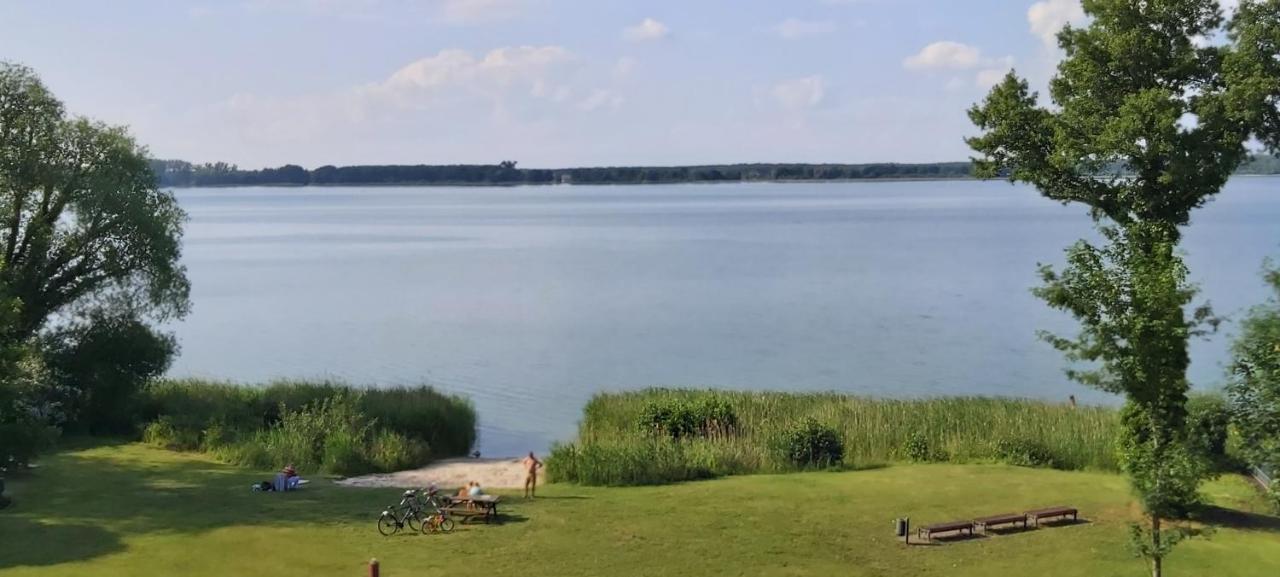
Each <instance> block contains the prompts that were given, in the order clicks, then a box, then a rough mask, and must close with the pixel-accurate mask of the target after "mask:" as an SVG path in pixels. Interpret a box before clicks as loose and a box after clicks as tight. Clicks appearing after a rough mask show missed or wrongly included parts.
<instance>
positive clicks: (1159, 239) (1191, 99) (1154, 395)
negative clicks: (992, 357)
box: [967, 0, 1280, 577]
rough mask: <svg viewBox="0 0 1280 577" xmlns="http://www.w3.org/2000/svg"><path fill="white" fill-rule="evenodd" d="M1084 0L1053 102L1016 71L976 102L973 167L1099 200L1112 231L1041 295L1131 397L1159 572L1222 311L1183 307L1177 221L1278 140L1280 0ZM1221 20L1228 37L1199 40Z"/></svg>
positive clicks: (1077, 250)
mask: <svg viewBox="0 0 1280 577" xmlns="http://www.w3.org/2000/svg"><path fill="white" fill-rule="evenodd" d="M1082 6H1083V8H1084V11H1085V13H1086V14H1087V15H1088V16H1089V17H1090V21H1089V24H1088V25H1087V26H1085V27H1082V28H1072V27H1070V26H1068V27H1067V28H1065V29H1064V30H1062V31H1061V32H1060V33H1059V34H1058V44H1059V46H1060V47H1061V48H1062V50H1063V51H1064V52H1065V55H1066V57H1065V58H1064V59H1063V60H1062V62H1061V63H1060V64H1059V65H1058V71H1057V75H1055V76H1054V78H1053V79H1052V80H1051V81H1050V92H1051V96H1052V100H1053V104H1054V106H1053V107H1044V106H1041V105H1040V103H1039V96H1038V95H1037V94H1035V93H1032V92H1031V91H1030V89H1029V85H1028V84H1027V82H1026V81H1025V80H1022V79H1020V78H1018V76H1017V75H1016V74H1014V73H1010V74H1009V75H1008V76H1007V77H1006V78H1005V80H1004V82H1002V83H1001V84H999V85H998V86H996V87H995V88H994V89H993V90H992V91H991V93H990V95H989V96H987V98H986V100H985V101H984V102H982V103H981V104H979V105H977V106H974V107H973V108H972V109H971V110H970V111H969V116H970V118H971V119H972V120H973V122H974V124H976V125H977V126H978V128H979V129H980V130H981V131H982V134H981V135H979V136H977V137H973V138H970V139H968V140H967V142H968V144H969V145H970V146H971V147H972V148H973V149H974V150H975V151H977V152H978V154H979V158H978V159H976V160H975V169H974V171H975V174H977V175H978V176H980V177H996V176H1001V177H1006V178H1009V179H1011V180H1014V181H1022V182H1027V183H1030V184H1032V185H1034V186H1035V187H1036V188H1037V189H1039V190H1040V192H1041V194H1043V195H1044V196H1045V197H1047V198H1050V199H1053V200H1056V201H1059V202H1063V203H1070V202H1078V203H1081V204H1084V205H1086V206H1088V207H1089V208H1090V210H1091V212H1092V214H1093V217H1094V219H1095V220H1096V221H1098V223H1099V227H1100V229H1101V230H1102V235H1103V237H1104V238H1105V240H1106V241H1107V243H1108V244H1107V246H1105V247H1102V248H1096V247H1094V246H1092V245H1090V244H1089V243H1087V242H1084V241H1081V242H1080V243H1078V244H1077V245H1076V246H1075V247H1073V248H1072V249H1071V250H1069V251H1068V253H1067V260H1068V264H1067V267H1066V269H1065V270H1064V271H1063V272H1062V273H1061V274H1059V273H1056V272H1054V271H1053V270H1052V269H1050V268H1048V267H1045V268H1042V269H1041V275H1042V277H1043V279H1044V282H1045V285H1044V287H1043V288H1041V289H1039V290H1038V291H1037V295H1038V296H1040V297H1041V298H1043V299H1044V300H1045V301H1046V302H1048V303H1049V304H1050V306H1052V307H1054V308H1058V309H1061V310H1064V311H1067V312H1069V313H1071V314H1072V315H1073V316H1075V317H1076V319H1077V320H1079V321H1080V324H1081V327H1082V330H1081V333H1080V334H1079V336H1077V337H1076V338H1073V339H1067V338H1061V337H1055V336H1049V337H1048V339H1049V340H1050V342H1052V343H1053V344H1054V346H1055V347H1057V348H1058V349H1060V350H1062V351H1063V352H1064V353H1065V354H1066V356H1067V358H1068V360H1070V361H1073V362H1076V361H1083V362H1087V363H1090V364H1091V368H1090V369H1087V370H1074V371H1073V372H1072V373H1071V376H1072V377H1073V378H1075V379H1077V380H1079V381H1080V382H1082V383H1084V384H1086V385H1090V386H1094V387H1097V388H1100V389H1102V390H1105V391H1110V392H1113V393H1118V394H1123V395H1125V397H1126V398H1127V400H1128V403H1129V405H1128V408H1127V409H1126V415H1125V419H1124V421H1125V425H1126V430H1125V435H1124V438H1123V441H1122V445H1123V447H1124V451H1123V455H1124V464H1125V470H1126V471H1127V472H1128V473H1129V474H1130V476H1131V478H1132V480H1133V484H1134V487H1135V489H1137V490H1138V492H1139V494H1140V498H1141V500H1142V501H1143V503H1144V505H1145V506H1147V512H1148V514H1149V515H1151V516H1152V520H1153V523H1152V531H1153V536H1152V538H1153V540H1154V541H1153V542H1154V543H1156V546H1153V547H1152V548H1150V549H1149V550H1147V553H1148V554H1149V556H1151V557H1152V561H1153V566H1154V574H1155V577H1159V575H1160V559H1161V558H1162V557H1163V556H1164V554H1165V553H1166V552H1167V551H1166V549H1165V548H1164V547H1163V546H1161V545H1160V543H1161V537H1160V529H1159V528H1160V524H1159V517H1160V516H1161V515H1164V514H1166V512H1167V511H1176V510H1177V509H1179V508H1180V506H1181V505H1182V504H1184V502H1185V501H1187V500H1188V499H1190V498H1191V495H1192V494H1194V492H1195V490H1194V487H1195V484H1196V482H1197V481H1198V480H1197V479H1195V478H1194V475H1195V474H1196V473H1197V472H1199V470H1200V467H1199V466H1198V465H1197V464H1195V463H1193V461H1195V460H1196V458H1195V456H1194V455H1191V454H1189V451H1188V450H1187V447H1186V446H1185V445H1186V442H1185V439H1184V438H1183V437H1184V436H1185V426H1186V408H1185V405H1186V391H1187V389H1188V383H1187V378H1186V370H1187V366H1188V364H1189V360H1188V356H1187V341H1188V339H1189V338H1190V337H1191V336H1194V335H1195V334H1197V332H1198V331H1200V330H1202V329H1203V327H1205V326H1213V325H1214V323H1213V322H1212V315H1211V314H1210V313H1209V311H1208V309H1207V308H1201V309H1198V310H1197V311H1196V312H1195V313H1194V314H1193V315H1192V318H1190V319H1188V318H1186V316H1187V315H1186V313H1185V312H1184V311H1185V308H1186V306H1187V304H1188V303H1189V302H1190V301H1191V299H1192V297H1193V296H1194V294H1195V290H1194V287H1191V286H1190V285H1188V283H1187V281H1186V277H1187V271H1186V267H1185V266H1184V265H1183V263H1182V260H1181V258H1179V257H1178V255H1177V252H1176V248H1177V243H1178V240H1179V238H1180V235H1181V231H1180V230H1179V227H1180V226H1185V225H1187V224H1188V223H1189V222H1190V220H1191V212H1192V211H1193V210H1195V209H1196V208H1199V207H1200V206H1203V205H1204V203H1205V202H1207V201H1208V199H1209V198H1210V197H1212V196H1213V195H1215V194H1217V193H1218V192H1219V191H1220V190H1221V189H1222V186H1223V185H1224V184H1225V183H1226V181H1227V179H1228V178H1229V177H1230V176H1231V174H1232V173H1233V172H1234V171H1235V170H1236V169H1237V168H1239V167H1240V165H1241V164H1242V163H1244V162H1245V161H1246V160H1248V159H1249V154H1248V150H1247V148H1246V144H1247V143H1249V142H1250V141H1252V140H1254V139H1256V140H1259V141H1261V142H1263V143H1265V144H1266V145H1267V146H1268V147H1269V148H1270V149H1271V151H1272V152H1277V151H1280V110H1278V108H1277V105H1280V61H1278V60H1277V59H1276V57H1275V55H1276V54H1277V53H1278V52H1280V50H1278V49H1280V0H1257V1H1252V2H1243V3H1241V4H1240V6H1239V9H1238V10H1237V11H1236V14H1235V15H1234V16H1233V17H1232V19H1231V21H1230V22H1229V23H1227V22H1225V21H1224V18H1223V13H1222V10H1221V7H1220V5H1219V3H1218V2H1217V1H1216V0H1148V1H1144V2H1134V1H1132V0H1089V1H1086V2H1084V3H1083V4H1082ZM1224 24H1225V26H1224ZM1224 32H1225V34H1226V37H1227V40H1228V42H1227V43H1226V44H1225V45H1219V46H1200V45H1198V43H1197V42H1195V41H1193V39H1194V38H1213V37H1215V36H1219V35H1221V34H1222V33H1224ZM1189 117H1190V118H1194V119H1195V121H1194V122H1192V123H1186V122H1185V119H1187V118H1189ZM1108 171H1110V172H1111V174H1109V175H1108V174H1107V172H1108Z"/></svg>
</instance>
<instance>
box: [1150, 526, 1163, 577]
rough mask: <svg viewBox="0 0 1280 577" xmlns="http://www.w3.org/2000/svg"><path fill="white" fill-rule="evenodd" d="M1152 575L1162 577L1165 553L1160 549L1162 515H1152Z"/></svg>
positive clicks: (1152, 576)
mask: <svg viewBox="0 0 1280 577" xmlns="http://www.w3.org/2000/svg"><path fill="white" fill-rule="evenodd" d="M1151 551H1152V554H1151V577H1161V574H1162V567H1161V565H1162V564H1161V561H1162V560H1163V559H1162V557H1163V555H1164V553H1163V552H1161V550H1160V517H1159V516H1157V515H1152V516H1151Z"/></svg>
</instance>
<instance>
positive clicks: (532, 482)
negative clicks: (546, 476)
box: [520, 451, 542, 499]
mask: <svg viewBox="0 0 1280 577" xmlns="http://www.w3.org/2000/svg"><path fill="white" fill-rule="evenodd" d="M520 464H522V465H524V498H525V499H528V498H530V497H533V496H534V493H536V492H537V489H538V469H540V468H542V461H539V460H538V458H537V457H535V456H533V451H529V456H528V457H525V458H524V460H523V461H520Z"/></svg>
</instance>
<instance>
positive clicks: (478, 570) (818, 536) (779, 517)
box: [0, 444, 1280, 577]
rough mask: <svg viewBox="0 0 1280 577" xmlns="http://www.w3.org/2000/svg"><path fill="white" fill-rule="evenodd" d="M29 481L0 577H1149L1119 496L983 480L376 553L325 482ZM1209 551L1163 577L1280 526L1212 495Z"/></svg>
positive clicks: (585, 505)
mask: <svg viewBox="0 0 1280 577" xmlns="http://www.w3.org/2000/svg"><path fill="white" fill-rule="evenodd" d="M41 464H42V467H41V468H39V469H37V470H36V471H35V472H33V473H32V474H30V475H27V476H25V477H24V478H22V479H18V480H14V479H10V481H9V489H10V492H11V493H12V496H13V497H14V498H15V500H16V503H15V505H14V506H13V507H10V508H9V509H7V510H4V511H0V575H4V576H6V577H9V576H12V577H17V576H43V575H95V576H101V577H107V576H121V577H126V576H127V577H136V576H140V575H184V576H200V575H276V576H293V575H299V576H351V577H355V576H359V575H363V574H365V563H367V561H368V560H369V558H371V557H377V558H378V559H380V560H381V561H382V563H383V575H385V576H388V577H396V576H401V575H404V576H408V575H415V576H417V575H442V576H443V575H449V576H468V575H475V576H477V577H493V576H502V575H512V576H516V575H519V576H522V577H537V576H543V575H545V576H556V577H568V576H574V575H593V576H594V575H653V576H672V575H815V576H827V575H855V576H856V575H908V576H910V575H957V576H963V575H975V576H976V575H984V576H985V575H998V574H1005V575H1020V574H1034V575H1055V576H1057V575H1064V576H1070V575H1079V576H1090V577H1093V576H1101V575H1107V576H1110V575H1133V576H1139V575H1143V574H1144V572H1145V568H1144V565H1143V564H1142V562H1141V561H1139V560H1137V559H1134V558H1133V557H1131V556H1130V555H1129V553H1128V547H1127V528H1126V523H1127V522H1128V520H1129V519H1130V518H1131V516H1132V515H1133V513H1134V509H1133V505H1132V503H1131V500H1130V498H1129V494H1128V490H1127V488H1126V485H1125V481H1124V479H1123V478H1121V477H1119V476H1115V475H1110V474H1101V473H1081V472H1059V471H1047V470H1036V469H1021V468H1014V467H1005V466H990V465H987V466H982V465H911V466H893V467H888V468H883V469H875V470H867V471H856V472H845V473H807V474H792V475H777V476H774V475H760V476H744V477H734V478H728V479H722V480H716V481H707V482H698V483H687V484H682V485H674V486H666V487H640V488H625V489H604V488H583V487H576V486H561V485H553V486H550V487H547V488H545V489H544V490H543V491H542V493H543V495H545V498H540V499H538V500H537V501H534V502H524V501H522V500H520V499H511V501H512V503H511V505H510V506H509V507H507V508H506V511H507V512H508V514H509V516H510V519H509V520H508V521H507V522H506V523H504V524H502V525H496V526H462V527H460V528H459V530H458V531H455V532H454V533H453V534H450V535H420V534H401V535H397V536H395V537H390V538H388V537H383V536H381V535H379V534H378V532H377V528H376V525H375V519H376V517H377V514H378V513H379V512H380V510H381V508H382V507H383V506H386V505H388V504H390V503H393V502H395V501H397V500H398V494H399V491H397V490H393V489H349V488H343V487H336V486H333V485H331V484H329V483H328V482H326V481H323V480H319V481H316V482H314V483H312V485H311V486H310V487H308V488H307V489H306V490H304V491H301V492H298V493H290V494H271V493H252V492H250V491H249V484H250V483H251V482H253V481H257V480H261V479H265V478H266V477H267V474H266V473H262V472H254V471H249V470H245V469H241V468H237V467H232V466H228V465H222V464H218V463H216V462H213V461H211V460H209V459H208V458H206V457H203V456H200V455H195V454H179V453H172V452H167V451H162V450H158V449H153V448H149V447H146V446H143V445H137V444H122V445H110V446H93V447H87V448H79V449H67V450H64V451H63V452H61V453H59V454H56V455H53V456H50V457H48V458H46V459H44V461H43V462H42V463H41ZM1207 492H1208V493H1209V494H1210V495H1211V496H1212V498H1213V500H1214V502H1215V503H1216V504H1217V505H1219V506H1221V507H1223V508H1224V509H1223V510H1222V511H1220V512H1219V514H1218V518H1219V519H1220V522H1219V523H1218V526H1219V528H1218V530H1217V531H1216V533H1215V534H1213V535H1212V537H1211V538H1209V539H1198V540H1195V541H1191V542H1188V543H1186V544H1184V545H1182V546H1180V547H1179V549H1178V550H1177V551H1176V552H1175V553H1174V555H1173V557H1172V558H1171V559H1170V560H1169V564H1168V572H1167V574H1168V575H1175V576H1176V575H1213V576H1215V577H1228V576H1233V575H1240V576H1253V575H1258V576H1263V575H1277V574H1280V518H1276V517H1271V516H1266V515H1262V514H1258V513H1255V512H1254V511H1257V510H1261V509H1260V503H1258V501H1257V497H1256V494H1255V493H1254V492H1253V490H1252V488H1251V487H1249V486H1248V485H1247V484H1246V483H1245V482H1244V481H1243V480H1242V479H1239V478H1224V479H1222V480H1219V481H1215V482H1213V483H1211V484H1209V485H1208V486H1207ZM1056 504H1071V505H1076V506H1078V507H1080V509H1081V511H1082V514H1083V515H1084V516H1085V517H1086V518H1087V519H1088V522H1087V523H1081V524H1078V525H1068V526H1061V527H1054V528H1044V529H1040V530H1034V531H1028V532H1023V533H1014V534H1006V535H1000V536H993V537H988V538H979V539H974V540H969V541H960V542H953V543H948V544H945V545H940V546H913V547H906V546H904V545H903V544H902V543H901V542H900V541H895V540H894V539H893V538H892V535H891V533H892V525H891V521H892V519H893V518H895V517H898V516H903V515H909V516H911V518H912V520H913V522H914V523H917V524H918V523H921V522H924V523H928V522H935V521H948V520H952V519H954V518H963V517H972V516H979V515H984V514H994V513H1002V512H1005V511H1012V510H1023V509H1028V508H1034V507H1039V506H1047V505H1056Z"/></svg>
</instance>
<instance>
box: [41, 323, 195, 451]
mask: <svg viewBox="0 0 1280 577" xmlns="http://www.w3.org/2000/svg"><path fill="white" fill-rule="evenodd" d="M41 341H42V342H41V345H42V347H43V349H44V355H45V359H46V361H45V362H46V363H47V364H48V366H49V367H51V377H52V379H53V382H54V383H55V384H57V385H60V386H63V387H65V388H66V389H67V390H70V391H73V392H74V395H72V396H71V402H70V407H69V408H68V412H69V413H70V417H71V419H72V420H71V423H69V424H70V425H72V426H75V427H76V428H77V429H79V430H81V431H86V432H90V433H110V434H119V433H129V432H133V430H134V426H135V424H134V422H133V417H134V415H136V414H137V412H138V406H137V404H138V401H139V397H140V394H141V393H142V390H143V389H144V388H145V387H146V385H147V384H148V383H150V382H151V380H152V379H154V378H156V377H159V376H160V375H161V374H163V373H164V372H165V371H166V370H168V368H169V364H170V362H171V361H172V359H173V356H174V353H175V351H176V349H177V344H176V341H175V340H174V339H173V337H172V336H169V335H161V334H159V333H157V332H156V331H155V330H153V329H152V328H151V327H149V326H147V324H146V323H144V322H142V321H141V320H139V319H138V318H136V317H135V316H134V315H132V314H130V313H129V312H127V311H126V312H123V313H122V312H114V313H110V312H103V311H95V312H93V313H91V314H90V315H88V316H87V317H86V318H83V319H78V320H76V321H74V322H72V323H69V324H68V325H66V326H63V327H60V328H59V329H58V330H56V331H54V332H52V333H50V334H48V335H45V336H44V338H42V339H41Z"/></svg>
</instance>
